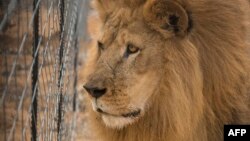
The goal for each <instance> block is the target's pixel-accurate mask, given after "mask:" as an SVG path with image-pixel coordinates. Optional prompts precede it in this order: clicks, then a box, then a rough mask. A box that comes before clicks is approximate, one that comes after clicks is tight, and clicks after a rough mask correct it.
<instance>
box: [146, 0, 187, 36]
mask: <svg viewBox="0 0 250 141" xmlns="http://www.w3.org/2000/svg"><path fill="white" fill-rule="evenodd" d="M143 15H144V18H145V20H146V21H147V23H148V24H149V25H150V26H151V27H152V28H153V29H154V30H156V31H158V32H160V33H161V34H162V35H163V36H164V37H165V38H169V37H172V36H180V37H183V36H185V35H186V33H187V31H188V28H189V23H190V21H189V16H188V13H187V11H186V10H185V9H184V8H183V7H182V6H181V5H180V4H178V3H177V2H174V1H173V0H148V1H147V2H146V3H145V5H144V7H143Z"/></svg>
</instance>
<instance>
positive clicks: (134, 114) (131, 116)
mask: <svg viewBox="0 0 250 141" xmlns="http://www.w3.org/2000/svg"><path fill="white" fill-rule="evenodd" d="M97 112H99V113H101V114H104V115H109V116H114V117H125V118H135V117H138V116H139V115H140V113H141V110H140V109H138V110H135V111H133V112H129V113H125V114H121V115H114V114H110V113H107V112H104V111H103V110H102V109H100V108H98V109H97Z"/></svg>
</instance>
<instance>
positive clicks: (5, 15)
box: [0, 0, 88, 141]
mask: <svg viewBox="0 0 250 141" xmlns="http://www.w3.org/2000/svg"><path fill="white" fill-rule="evenodd" d="M87 12H88V0H74V1H71V0H0V76H1V77H0V91H1V93H0V140H1V141H15V140H18V141H19V140H20V141H25V140H32V141H35V140H42V141H45V140H46V141H50V140H58V141H61V140H66V141H70V140H71V141H73V140H75V129H76V111H77V108H78V106H77V105H78V100H77V96H78V91H77V80H78V71H77V70H78V52H79V42H80V40H81V39H82V38H85V37H86V36H85V35H86V34H85V33H86V31H85V28H84V27H85V21H86V16H87Z"/></svg>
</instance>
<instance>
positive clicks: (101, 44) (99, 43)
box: [97, 41, 104, 50]
mask: <svg viewBox="0 0 250 141" xmlns="http://www.w3.org/2000/svg"><path fill="white" fill-rule="evenodd" d="M97 46H98V48H99V49H101V50H103V49H104V45H103V43H102V42H100V41H97Z"/></svg>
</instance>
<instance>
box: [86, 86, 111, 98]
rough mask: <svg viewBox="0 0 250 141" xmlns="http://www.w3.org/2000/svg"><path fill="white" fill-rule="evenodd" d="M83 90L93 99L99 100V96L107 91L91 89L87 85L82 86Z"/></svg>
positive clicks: (104, 89)
mask: <svg viewBox="0 0 250 141" xmlns="http://www.w3.org/2000/svg"><path fill="white" fill-rule="evenodd" d="M83 87H84V88H85V90H86V91H87V92H88V93H89V94H90V95H91V96H92V97H94V98H96V99H97V98H99V97H101V96H103V95H104V94H105V93H106V91H107V89H106V88H97V87H91V86H88V85H85V86H83Z"/></svg>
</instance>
